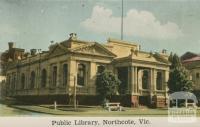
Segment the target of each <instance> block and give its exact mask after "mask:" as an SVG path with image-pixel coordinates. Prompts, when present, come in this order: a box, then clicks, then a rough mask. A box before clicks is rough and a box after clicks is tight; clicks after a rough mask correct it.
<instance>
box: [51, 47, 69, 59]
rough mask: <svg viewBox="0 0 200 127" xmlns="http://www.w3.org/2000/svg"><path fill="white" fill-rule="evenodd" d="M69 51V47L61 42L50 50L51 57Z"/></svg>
mask: <svg viewBox="0 0 200 127" xmlns="http://www.w3.org/2000/svg"><path fill="white" fill-rule="evenodd" d="M66 52H67V48H65V47H63V46H62V45H60V44H56V45H55V46H54V47H53V48H52V49H51V50H50V52H49V57H53V56H58V55H62V54H64V53H66Z"/></svg>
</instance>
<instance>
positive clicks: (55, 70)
mask: <svg viewBox="0 0 200 127" xmlns="http://www.w3.org/2000/svg"><path fill="white" fill-rule="evenodd" d="M56 82H57V66H54V67H53V81H52V86H53V87H55V86H56Z"/></svg>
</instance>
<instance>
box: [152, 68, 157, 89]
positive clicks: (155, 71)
mask: <svg viewBox="0 0 200 127" xmlns="http://www.w3.org/2000/svg"><path fill="white" fill-rule="evenodd" d="M156 85H157V70H156V69H154V89H153V90H154V91H156V90H157V86H156Z"/></svg>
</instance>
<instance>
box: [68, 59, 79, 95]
mask: <svg viewBox="0 0 200 127" xmlns="http://www.w3.org/2000/svg"><path fill="white" fill-rule="evenodd" d="M68 71H69V78H68V84H69V87H74V83H76V81H77V64H76V61H75V60H74V59H70V60H69V69H68ZM74 78H75V79H76V80H75V82H74ZM71 92H73V91H71Z"/></svg>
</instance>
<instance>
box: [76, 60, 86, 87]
mask: <svg viewBox="0 0 200 127" xmlns="http://www.w3.org/2000/svg"><path fill="white" fill-rule="evenodd" d="M85 77H86V67H85V65H84V64H78V74H77V85H80V86H84V85H85Z"/></svg>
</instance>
